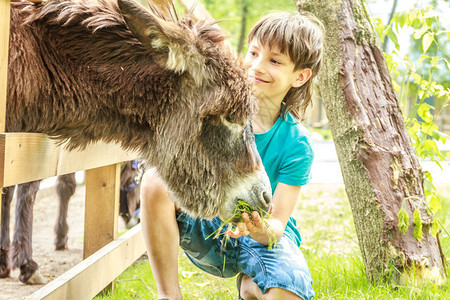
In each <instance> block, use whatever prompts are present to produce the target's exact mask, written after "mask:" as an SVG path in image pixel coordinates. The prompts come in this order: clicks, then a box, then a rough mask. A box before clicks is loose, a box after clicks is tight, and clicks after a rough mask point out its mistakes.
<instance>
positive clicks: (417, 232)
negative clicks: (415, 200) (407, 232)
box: [413, 209, 423, 242]
mask: <svg viewBox="0 0 450 300" xmlns="http://www.w3.org/2000/svg"><path fill="white" fill-rule="evenodd" d="M413 216H414V237H415V238H416V239H417V240H418V241H419V242H420V241H421V240H422V237H423V234H422V218H421V217H420V211H419V210H418V209H416V210H414V214H413Z"/></svg>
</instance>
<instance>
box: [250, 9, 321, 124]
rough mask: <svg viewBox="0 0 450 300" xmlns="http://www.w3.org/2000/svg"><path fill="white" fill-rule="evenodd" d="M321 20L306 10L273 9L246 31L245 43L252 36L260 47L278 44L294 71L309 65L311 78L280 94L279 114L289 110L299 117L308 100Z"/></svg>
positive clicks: (318, 63)
mask: <svg viewBox="0 0 450 300" xmlns="http://www.w3.org/2000/svg"><path fill="white" fill-rule="evenodd" d="M323 31H324V27H323V25H322V23H321V22H320V21H319V19H317V18H316V17H315V16H314V15H313V14H311V13H308V12H293V13H288V12H275V13H271V14H269V15H267V16H265V17H263V18H261V19H260V20H259V21H258V22H257V23H256V24H255V25H254V26H253V28H252V29H251V30H250V33H249V35H248V42H249V43H250V42H251V41H253V39H256V40H257V41H258V42H259V43H260V44H262V45H264V46H268V47H270V48H272V47H274V46H275V47H280V51H281V53H283V54H286V55H289V57H290V59H291V61H292V62H293V63H294V71H297V70H300V69H304V68H309V69H311V78H310V79H309V80H308V81H307V82H306V83H305V84H303V85H302V86H301V87H298V88H294V87H292V88H291V89H290V90H289V91H288V93H287V94H286V96H285V97H284V100H283V102H284V103H285V105H283V107H282V108H281V109H282V111H281V112H282V114H283V118H285V114H286V113H287V112H290V113H291V114H293V115H294V117H296V118H297V119H298V120H302V119H303V115H304V113H305V110H306V108H307V107H308V106H309V105H310V104H311V103H312V94H313V81H312V79H313V78H314V77H315V76H316V75H317V73H318V72H319V70H320V67H321V65H322V45H323Z"/></svg>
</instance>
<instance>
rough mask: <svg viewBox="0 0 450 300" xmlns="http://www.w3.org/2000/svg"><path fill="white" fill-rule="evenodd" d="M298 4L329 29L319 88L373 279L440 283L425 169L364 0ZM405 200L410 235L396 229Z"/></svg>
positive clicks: (442, 272)
mask: <svg viewBox="0 0 450 300" xmlns="http://www.w3.org/2000/svg"><path fill="white" fill-rule="evenodd" d="M296 1H297V2H296V4H297V8H298V9H302V10H307V11H310V12H312V13H313V14H315V15H316V16H317V17H318V18H319V19H320V20H321V21H322V22H323V23H324V26H325V28H326V34H325V36H326V37H325V54H324V65H323V69H322V71H321V73H320V74H319V86H320V87H321V90H320V92H321V95H322V97H323V98H324V99H323V100H324V105H325V109H326V112H327V117H328V120H329V122H330V127H331V131H332V134H333V139H334V142H335V145H336V150H337V153H338V158H339V163H340V165H341V171H342V175H343V178H344V183H345V189H346V192H347V196H348V199H349V201H350V205H351V208H352V212H353V217H354V221H355V227H356V233H357V236H358V240H359V245H360V248H361V253H362V257H363V261H364V264H365V267H366V275H367V277H368V278H369V280H371V281H377V280H379V279H381V278H383V279H387V280H394V281H396V282H398V283H404V282H405V281H409V280H415V281H416V282H421V281H435V282H437V283H438V284H442V283H443V282H445V280H446V272H445V262H444V257H443V254H442V251H440V247H439V245H438V241H437V239H436V238H434V237H433V236H432V235H431V234H430V226H431V221H432V217H431V216H430V215H429V214H428V213H427V210H426V207H425V206H424V204H423V202H422V201H421V200H420V199H423V198H424V190H423V174H422V171H421V167H420V165H419V162H418V160H417V158H416V155H415V151H414V148H413V147H412V145H411V142H410V140H409V137H408V134H407V132H406V129H405V125H404V120H403V117H402V114H401V111H400V107H399V105H398V102H397V100H396V97H395V94H394V91H393V88H392V82H391V79H390V75H389V71H388V69H387V67H386V63H385V61H384V57H383V53H382V51H381V50H380V47H379V46H378V43H379V42H378V39H377V36H376V34H375V33H374V31H373V30H372V27H371V24H370V21H369V19H368V16H367V12H366V11H365V9H364V6H363V3H362V0H353V1H352V0H322V1H316V0H296ZM405 199H406V200H405ZM402 203H403V207H404V208H405V209H406V211H407V212H408V214H409V216H410V217H409V227H408V232H407V233H405V234H401V233H400V231H399V227H398V216H397V214H398V212H399V210H400V209H401V208H402ZM416 209H418V210H419V211H420V214H421V218H422V221H421V223H422V225H423V228H422V231H423V237H422V239H421V240H420V241H418V240H417V239H416V238H415V237H414V235H413V231H414V226H415V225H414V222H413V217H412V216H413V212H414V211H415V210H416Z"/></svg>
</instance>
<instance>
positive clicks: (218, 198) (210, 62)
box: [118, 0, 272, 219]
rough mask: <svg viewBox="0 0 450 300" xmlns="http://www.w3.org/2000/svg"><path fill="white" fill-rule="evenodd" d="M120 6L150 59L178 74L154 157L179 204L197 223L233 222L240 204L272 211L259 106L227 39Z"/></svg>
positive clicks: (127, 2)
mask: <svg viewBox="0 0 450 300" xmlns="http://www.w3.org/2000/svg"><path fill="white" fill-rule="evenodd" d="M118 3H119V8H120V10H121V12H122V15H123V17H124V19H125V21H126V23H127V25H128V27H129V29H130V30H131V31H132V33H133V35H134V36H135V37H136V38H137V39H138V40H139V42H140V43H141V44H142V45H143V46H144V47H145V48H146V49H147V50H148V53H149V59H152V60H154V61H155V62H156V64H158V65H159V66H160V67H161V68H163V69H165V70H166V72H167V73H169V74H170V75H168V76H169V77H168V81H170V83H168V88H170V89H174V90H175V92H174V93H172V95H173V94H174V95H177V96H176V97H175V98H176V99H164V100H162V101H163V102H164V110H163V111H160V114H162V115H163V116H162V117H161V116H160V118H159V119H160V120H162V121H161V122H159V123H158V124H157V125H156V136H155V138H154V139H155V141H154V147H155V148H154V149H152V151H151V153H149V154H148V155H147V159H149V163H150V164H152V165H154V166H156V167H157V169H158V172H159V174H160V176H161V177H162V178H163V179H164V181H165V182H166V183H167V185H168V189H169V190H170V192H171V196H172V198H173V200H174V201H176V202H177V204H178V205H179V206H180V207H181V208H182V209H184V210H185V211H187V212H188V213H190V214H191V215H192V216H194V217H197V216H202V217H204V218H212V217H214V216H217V215H218V216H220V217H221V218H222V219H228V218H229V217H230V216H231V215H232V214H233V212H234V207H235V204H236V201H237V200H238V199H242V200H244V201H246V202H247V203H248V204H249V205H251V206H252V207H254V208H255V209H262V210H264V211H267V210H268V208H269V205H270V201H271V195H272V194H271V190H270V183H269V180H268V178H267V175H266V174H265V172H264V168H263V166H262V163H261V159H260V157H259V155H258V152H257V150H256V145H255V142H254V137H253V133H252V129H251V126H250V123H249V120H250V119H251V118H252V116H253V114H254V112H255V110H256V100H255V99H254V98H253V97H252V96H251V88H250V84H249V81H248V80H247V75H246V72H245V70H244V67H243V65H242V62H241V61H240V60H239V59H237V58H236V57H235V55H234V53H233V52H232V51H231V50H230V49H229V47H226V46H225V36H224V34H223V33H222V32H221V30H220V29H219V28H218V26H217V25H215V24H212V23H208V22H207V21H199V22H196V23H195V22H193V21H192V20H190V19H189V18H188V19H184V20H178V18H172V20H169V18H167V17H166V18H164V17H163V15H162V14H159V16H158V11H157V10H153V11H152V12H149V11H147V10H144V9H143V8H141V7H140V6H139V5H137V4H135V3H134V2H133V1H132V0H118ZM148 122H152V120H148ZM152 146H153V145H152Z"/></svg>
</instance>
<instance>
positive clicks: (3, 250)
mask: <svg viewBox="0 0 450 300" xmlns="http://www.w3.org/2000/svg"><path fill="white" fill-rule="evenodd" d="M140 173H141V170H139V168H138V162H137V161H128V162H126V163H123V164H122V166H121V172H120V216H121V217H122V219H123V220H124V222H125V224H126V225H127V227H128V228H131V227H132V226H133V225H136V224H137V222H138V218H137V217H136V216H135V212H136V210H137V209H138V208H139V205H140V200H139V196H140V193H139V187H140V180H139V177H140ZM39 183H40V181H33V182H29V183H26V184H22V185H19V187H18V189H17V204H16V218H15V226H14V238H13V243H12V247H11V242H10V229H9V228H10V204H11V201H12V198H13V193H14V189H15V186H12V187H7V188H4V189H3V194H2V204H1V205H2V215H1V231H0V278H4V277H8V276H9V273H10V271H11V268H12V267H14V268H18V267H20V271H21V272H20V275H19V280H20V281H22V282H24V283H26V284H42V283H45V282H46V280H45V279H44V277H43V276H42V275H41V273H40V272H39V271H38V265H37V263H36V262H35V261H34V260H33V258H32V253H33V249H32V230H33V226H32V225H33V205H34V201H35V199H36V193H37V191H38V189H39ZM75 188H76V181H75V173H71V174H65V175H61V176H58V178H57V182H56V193H57V195H58V203H59V209H58V216H57V218H56V223H55V227H54V230H55V234H56V237H55V241H54V245H55V249H56V250H64V249H66V248H67V240H68V236H67V234H68V231H69V224H68V223H67V213H68V208H69V200H70V198H71V197H72V196H73V194H74V193H75ZM10 250H11V251H10ZM23 262H26V263H23ZM11 263H12V264H11Z"/></svg>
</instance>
